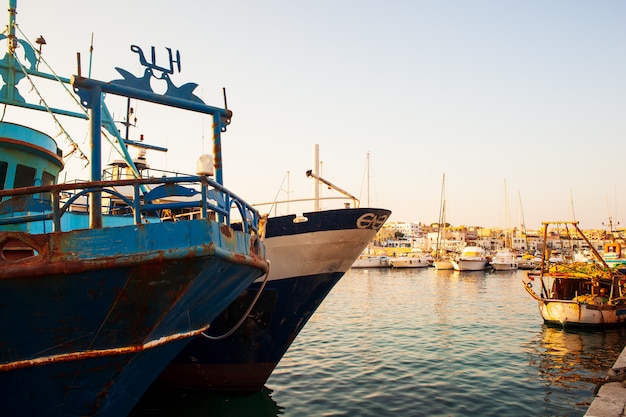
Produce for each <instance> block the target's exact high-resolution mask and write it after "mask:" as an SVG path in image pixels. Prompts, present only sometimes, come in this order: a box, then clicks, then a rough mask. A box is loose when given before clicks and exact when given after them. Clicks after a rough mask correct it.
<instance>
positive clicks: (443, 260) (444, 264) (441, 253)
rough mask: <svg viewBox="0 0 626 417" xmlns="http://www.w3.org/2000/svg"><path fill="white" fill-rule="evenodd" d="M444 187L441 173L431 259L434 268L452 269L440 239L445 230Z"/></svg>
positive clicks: (443, 235) (444, 177)
mask: <svg viewBox="0 0 626 417" xmlns="http://www.w3.org/2000/svg"><path fill="white" fill-rule="evenodd" d="M445 187H446V174H445V173H444V174H443V177H442V179H441V201H440V203H439V224H438V227H437V243H436V247H435V256H434V260H433V265H434V266H435V269H454V265H452V261H450V258H448V257H447V256H446V250H445V248H444V247H443V246H444V245H443V241H442V239H444V238H445V233H444V232H445V230H446V195H445Z"/></svg>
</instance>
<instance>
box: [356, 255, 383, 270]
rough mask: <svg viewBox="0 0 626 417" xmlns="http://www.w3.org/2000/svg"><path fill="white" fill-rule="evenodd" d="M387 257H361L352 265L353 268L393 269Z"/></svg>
mask: <svg viewBox="0 0 626 417" xmlns="http://www.w3.org/2000/svg"><path fill="white" fill-rule="evenodd" d="M389 259H390V258H389V257H388V256H386V255H360V256H359V257H358V258H357V259H356V260H355V261H354V263H353V264H352V268H391V263H390V262H389Z"/></svg>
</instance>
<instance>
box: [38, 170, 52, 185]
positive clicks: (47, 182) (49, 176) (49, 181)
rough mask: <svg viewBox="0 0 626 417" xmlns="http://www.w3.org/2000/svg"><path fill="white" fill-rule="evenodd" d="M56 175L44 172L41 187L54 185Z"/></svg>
mask: <svg viewBox="0 0 626 417" xmlns="http://www.w3.org/2000/svg"><path fill="white" fill-rule="evenodd" d="M54 180H55V178H54V175H52V174H50V173H49V172H46V171H44V172H43V173H42V174H41V185H52V184H54Z"/></svg>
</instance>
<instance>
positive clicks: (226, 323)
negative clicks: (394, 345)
mask: <svg viewBox="0 0 626 417" xmlns="http://www.w3.org/2000/svg"><path fill="white" fill-rule="evenodd" d="M390 214H391V212H390V211H389V210H386V209H377V208H347V209H337V210H324V211H319V212H310V213H304V214H303V215H302V216H301V217H299V218H303V219H306V221H300V222H297V221H294V220H295V219H296V216H294V215H290V216H280V217H270V218H269V219H268V222H267V227H266V238H265V240H264V243H265V248H266V254H267V257H268V259H269V260H270V261H271V272H270V275H269V276H270V278H269V281H268V282H267V283H266V285H265V288H264V289H263V291H262V293H261V294H260V297H259V299H258V301H257V303H256V305H255V307H254V308H253V310H252V312H251V313H250V314H249V315H248V317H247V318H246V320H245V321H244V322H243V324H242V325H241V327H240V328H239V329H237V331H235V332H234V333H233V334H231V335H230V336H228V337H226V338H225V339H222V340H209V339H207V338H205V337H196V338H194V339H193V341H192V342H191V343H190V344H188V345H187V346H185V348H184V349H183V350H182V352H181V353H180V354H179V355H178V356H177V357H176V358H175V360H174V361H173V362H172V363H171V364H170V365H169V366H168V367H167V368H166V369H165V370H164V372H163V373H162V374H161V375H160V376H159V378H158V379H157V384H159V385H175V386H179V387H188V388H195V389H201V390H207V391H217V392H231V393H239V394H246V393H252V392H258V391H260V390H261V389H262V388H263V387H264V385H265V383H266V382H267V380H268V378H269V377H270V375H271V374H272V372H273V371H274V369H275V368H276V366H277V365H278V364H279V362H280V360H281V358H282V357H283V355H284V354H285V352H286V351H287V350H288V349H289V346H290V345H291V344H292V343H293V341H294V340H295V338H296V337H297V335H298V334H299V333H300V331H301V330H302V329H303V327H304V326H305V325H306V323H307V321H308V320H309V319H310V318H311V316H312V315H313V314H314V313H315V311H316V310H317V308H318V307H319V306H320V304H321V303H322V302H323V300H324V299H325V297H326V296H327V295H328V294H329V292H330V291H331V290H332V288H333V287H334V286H335V284H337V282H338V281H339V280H340V279H341V277H343V276H344V274H345V273H346V272H347V271H348V270H349V269H350V267H351V265H352V263H353V262H354V260H355V259H356V258H357V257H358V256H359V254H360V253H361V252H362V251H363V249H365V247H366V246H367V244H368V243H370V242H371V240H372V239H373V238H374V236H375V235H376V232H377V231H378V230H379V229H380V227H381V226H382V224H383V223H384V222H385V221H386V220H387V218H388V217H389V215H390ZM261 285H262V284H261V282H255V283H254V284H253V285H252V286H251V287H250V288H249V289H248V290H246V291H244V292H243V293H242V294H241V295H240V296H239V297H238V298H237V299H236V300H235V301H234V302H233V303H232V304H231V305H229V306H228V308H227V309H226V310H225V311H224V312H223V313H222V314H220V315H219V316H218V318H217V319H216V320H215V322H214V324H213V326H212V328H211V331H210V334H211V335H213V336H217V335H219V334H222V333H225V332H227V331H228V330H229V329H230V328H232V326H233V325H234V324H235V323H236V322H237V321H238V320H239V319H240V317H241V316H242V314H243V312H244V311H245V310H246V307H247V306H248V305H250V302H251V300H252V299H253V298H254V297H255V295H256V294H257V292H258V291H259V290H260V287H261Z"/></svg>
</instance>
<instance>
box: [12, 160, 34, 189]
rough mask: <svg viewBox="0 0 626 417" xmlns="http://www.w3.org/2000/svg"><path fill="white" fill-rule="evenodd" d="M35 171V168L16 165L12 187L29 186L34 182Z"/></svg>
mask: <svg viewBox="0 0 626 417" xmlns="http://www.w3.org/2000/svg"><path fill="white" fill-rule="evenodd" d="M36 173H37V171H36V170H35V168H32V167H27V166H26V165H18V166H17V168H16V169H15V181H14V182H13V188H22V187H30V186H31V185H33V184H34V183H35V174H36Z"/></svg>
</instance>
